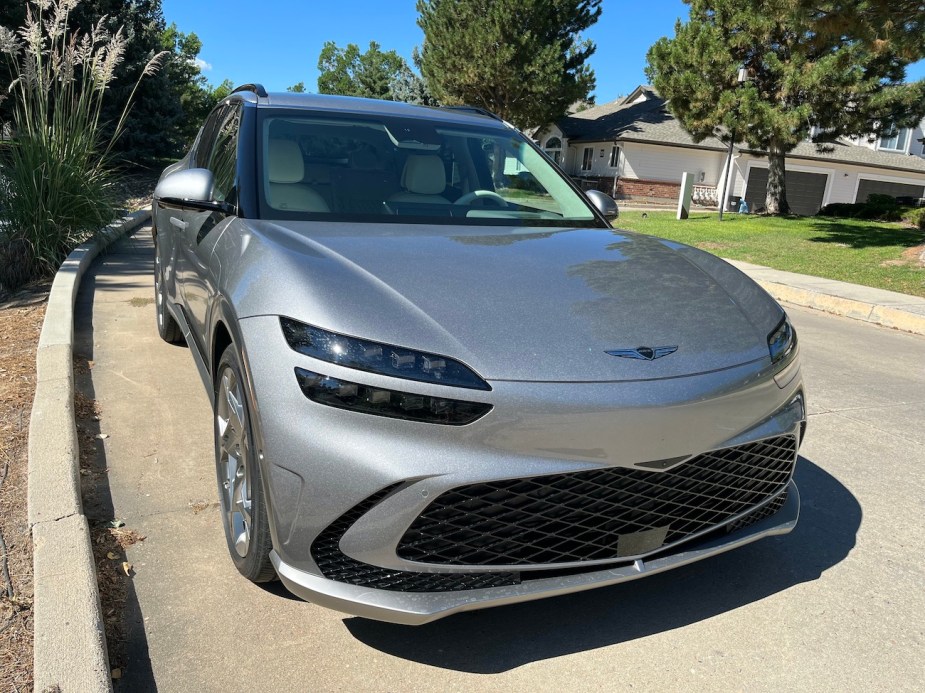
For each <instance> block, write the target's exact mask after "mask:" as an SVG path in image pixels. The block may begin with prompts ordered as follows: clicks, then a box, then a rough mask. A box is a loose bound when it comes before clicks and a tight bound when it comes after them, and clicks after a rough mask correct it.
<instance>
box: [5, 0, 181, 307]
mask: <svg viewBox="0 0 925 693" xmlns="http://www.w3.org/2000/svg"><path fill="white" fill-rule="evenodd" d="M80 2H81V0H30V1H29V3H28V11H27V17H26V22H25V24H24V25H23V26H22V27H21V28H19V29H18V30H11V29H8V28H6V27H0V53H3V54H4V55H5V58H6V59H7V60H9V61H10V64H11V67H12V71H11V73H12V75H13V80H12V83H11V84H10V85H8V88H6V87H7V85H0V88H2V89H3V93H4V94H5V98H9V99H11V100H12V102H13V104H12V113H13V116H12V122H11V123H8V124H3V128H2V140H0V286H2V287H4V288H6V289H8V290H12V289H15V288H17V287H19V286H21V285H22V284H24V283H27V282H29V281H32V280H34V279H38V278H41V277H46V276H50V275H52V274H54V273H55V271H57V269H58V267H59V266H60V264H61V262H62V261H63V260H64V258H65V257H67V254H68V253H69V252H70V251H71V250H72V249H73V248H74V247H75V246H76V245H78V244H80V243H82V242H84V241H85V240H87V239H88V238H89V237H90V236H92V235H93V234H94V233H96V232H97V231H98V230H99V229H101V228H103V227H104V226H105V225H106V224H108V223H109V222H110V221H111V220H112V219H113V217H114V216H115V210H114V206H113V202H112V196H111V194H110V190H111V185H112V180H113V171H112V168H111V157H110V152H111V150H112V146H113V144H114V143H115V142H116V140H117V139H118V138H119V136H120V134H121V133H122V131H123V129H124V126H125V119H126V116H127V115H128V112H129V108H130V107H131V102H132V99H133V97H134V95H135V90H136V89H137V87H138V84H139V83H140V82H141V80H142V79H143V78H144V77H146V76H148V75H151V74H153V73H154V72H155V71H156V70H157V69H158V68H159V67H160V64H161V61H162V60H163V59H164V55H165V54H164V53H161V54H158V55H155V56H152V58H151V59H150V60H149V61H148V63H147V64H146V65H145V67H144V69H143V70H142V72H141V74H140V75H139V76H138V79H137V81H136V82H135V88H134V89H133V90H132V92H131V94H130V96H129V98H128V100H127V101H126V103H125V104H124V107H123V110H122V112H121V116H120V118H119V120H118V122H117V123H116V125H115V128H114V130H113V134H112V135H111V136H110V137H109V138H108V139H106V140H104V139H103V137H102V135H101V132H102V125H103V123H102V122H101V112H102V105H103V100H104V98H105V97H106V94H107V87H108V85H109V84H110V83H111V82H112V81H113V79H114V77H115V73H116V69H117V68H118V66H119V65H120V63H121V62H122V58H123V55H124V52H125V46H126V39H125V36H124V33H123V30H122V28H120V29H118V30H117V31H116V32H115V33H111V32H108V31H107V30H106V29H105V23H106V18H105V17H102V18H100V19H99V21H98V22H97V24H96V25H95V26H94V28H93V29H92V31H90V32H88V33H80V32H78V31H75V30H72V29H71V28H69V22H68V20H69V16H70V13H71V11H72V10H73V9H74V8H75V7H76V6H77V5H79V4H80Z"/></svg>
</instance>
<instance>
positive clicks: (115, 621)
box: [73, 226, 157, 690]
mask: <svg viewBox="0 0 925 693" xmlns="http://www.w3.org/2000/svg"><path fill="white" fill-rule="evenodd" d="M148 228H149V227H145V226H143V227H141V229H139V230H138V231H136V232H134V233H133V234H131V235H130V236H128V237H127V238H125V239H122V240H120V241H118V242H117V243H116V244H115V245H114V246H112V247H111V248H110V249H107V250H106V251H104V253H103V254H101V255H100V256H99V258H98V259H97V260H96V261H95V262H94V263H93V264H92V265H91V266H90V268H89V269H88V270H87V273H86V274H85V275H84V276H83V278H82V279H81V282H80V288H79V290H78V293H77V297H76V300H75V304H74V342H73V354H74V386H75V392H76V398H75V399H76V402H75V403H76V406H75V410H76V411H75V414H76V418H77V426H78V435H79V440H80V447H81V471H80V475H81V495H82V504H83V511H84V514H85V515H86V517H87V522H88V524H89V526H90V533H91V538H92V543H93V550H94V562H95V564H96V568H97V582H98V584H99V589H100V601H101V606H102V615H103V620H104V624H105V626H106V632H107V649H108V656H109V663H110V666H111V667H112V668H114V669H116V668H118V669H120V670H121V672H123V673H124V672H125V671H126V669H128V670H131V672H132V674H133V680H135V681H143V682H145V683H146V685H145V686H144V690H157V687H156V685H155V683H154V674H153V671H152V668H151V661H150V658H149V656H148V641H147V636H146V635H145V629H144V619H143V616H142V613H141V606H140V604H139V601H138V596H137V594H136V592H135V586H134V583H133V581H132V580H131V578H130V577H128V575H126V574H124V568H122V565H121V564H122V561H123V560H125V559H127V555H126V552H125V548H126V547H125V546H122V545H121V544H120V542H119V536H120V534H121V536H122V537H123V539H122V544H128V545H131V543H134V542H135V541H136V540H138V539H137V537H138V535H137V533H134V532H133V531H132V529H133V528H131V527H128V526H122V525H120V526H117V527H113V524H117V525H118V522H114V521H116V520H117V519H118V518H116V517H115V510H114V507H113V501H112V493H111V491H110V486H109V475H108V467H109V464H108V460H107V456H106V446H105V444H104V442H103V439H101V436H106V435H107V434H105V433H102V431H101V424H100V420H99V419H100V416H99V415H98V414H99V412H100V405H99V404H98V403H96V390H95V387H94V384H93V378H92V373H93V370H92V369H93V366H94V358H95V355H94V344H95V341H94V305H95V304H94V298H95V296H96V295H97V293H96V291H97V289H101V288H103V287H105V286H108V285H112V284H119V285H121V286H125V287H131V288H141V287H142V286H144V285H143V284H140V283H137V282H136V281H135V279H134V278H135V277H137V276H138V274H139V273H142V272H148V273H150V272H153V271H154V262H153V259H151V260H148V259H147V255H148V254H150V253H148V252H146V251H145V248H146V247H147V246H150V245H152V243H151V237H150V233H149V232H148V231H147V229H148ZM139 250H141V251H142V252H144V253H145V257H144V258H139V257H138V251H139ZM152 258H153V255H152ZM102 413H103V414H105V412H102ZM113 530H115V531H113ZM110 556H114V557H113V558H111V557H110ZM119 683H120V682H119V681H116V684H115V689H116V690H120V689H121V687H120V685H119ZM136 690H138V689H136Z"/></svg>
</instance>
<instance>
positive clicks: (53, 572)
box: [28, 210, 151, 693]
mask: <svg viewBox="0 0 925 693" xmlns="http://www.w3.org/2000/svg"><path fill="white" fill-rule="evenodd" d="M150 217H151V212H150V211H148V210H142V211H139V212H135V213H134V214H130V215H128V216H125V217H123V218H121V219H120V220H118V221H116V222H114V223H112V224H110V225H109V226H108V227H106V228H105V229H104V230H103V231H102V232H100V234H99V235H98V236H97V237H96V238H95V239H93V240H92V241H90V242H88V243H84V244H83V245H81V246H79V247H78V248H76V249H75V250H74V251H73V252H72V253H71V254H70V255H68V257H67V259H66V260H65V261H64V263H63V264H62V265H61V269H60V270H58V273H57V274H56V275H55V279H54V282H53V283H52V286H51V292H50V293H49V296H48V306H47V308H46V311H45V321H44V323H43V324H42V334H41V337H40V338H39V344H38V349H37V352H36V359H35V361H36V383H35V400H34V401H33V404H32V416H31V418H30V420H29V491H28V518H29V527H30V528H31V531H32V551H33V553H32V560H33V570H34V577H33V621H34V628H35V637H34V646H33V647H34V650H33V664H34V674H33V677H34V688H35V690H36V691H45V690H61V691H63V692H64V693H68V692H69V691H75V692H76V691H81V692H84V691H86V692H87V693H96V692H98V691H111V690H112V681H111V679H110V671H109V658H108V656H107V654H106V637H105V635H104V632H103V619H102V614H101V612H100V599H99V588H98V586H97V581H96V567H95V564H94V560H93V551H92V548H91V544H90V530H89V526H88V524H87V518H86V517H85V516H84V514H83V506H82V503H81V499H80V475H79V450H78V444H77V428H76V423H75V420H74V368H73V347H74V300H75V299H76V297H77V290H78V288H79V286H80V280H81V277H82V276H83V274H84V272H85V271H86V269H87V268H88V267H89V266H90V263H91V262H93V260H94V259H95V258H96V256H97V255H99V253H100V251H101V250H103V249H104V248H105V247H106V246H108V245H109V244H110V243H112V242H113V241H115V240H116V239H118V238H120V237H121V236H122V235H124V234H126V233H128V232H129V231H131V230H133V229H135V228H137V227H138V226H140V225H141V224H143V223H144V222H146V221H147V220H148V219H149V218H150Z"/></svg>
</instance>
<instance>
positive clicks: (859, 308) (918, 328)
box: [758, 280, 925, 335]
mask: <svg viewBox="0 0 925 693" xmlns="http://www.w3.org/2000/svg"><path fill="white" fill-rule="evenodd" d="M758 284H760V285H761V287H762V288H763V289H764V290H765V291H767V292H768V293H769V294H771V295H772V296H773V297H774V298H775V299H777V300H778V301H784V302H786V303H793V304H795V305H798V306H805V307H807V308H815V309H816V310H822V311H825V312H826V313H834V314H835V315H841V316H844V317H846V318H853V319H855V320H862V321H864V322H870V323H874V324H875V325H882V326H883V327H892V328H894V329H897V330H902V331H903V332H912V333H913V334H921V335H925V315H916V314H915V313H910V312H908V311H905V310H903V309H901V308H893V307H891V306H884V305H879V304H876V303H867V302H865V301H858V300H856V299H852V298H845V297H844V296H833V295H831V294H827V293H823V292H820V291H814V290H812V289H804V288H799V287H794V286H787V285H786V284H777V283H775V282H769V281H763V280H758Z"/></svg>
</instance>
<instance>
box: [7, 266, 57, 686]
mask: <svg viewBox="0 0 925 693" xmlns="http://www.w3.org/2000/svg"><path fill="white" fill-rule="evenodd" d="M47 297H48V286H47V285H43V284H39V285H33V286H31V287H29V288H27V289H25V290H23V291H20V292H18V293H17V294H15V295H14V296H6V297H5V298H2V299H0V301H2V302H0V480H2V481H0V532H2V535H3V538H4V540H5V543H6V547H7V554H6V563H7V568H8V570H9V577H10V586H11V587H12V596H11V595H10V594H9V591H8V589H7V585H6V581H5V579H4V578H0V690H2V691H31V690H32V541H31V536H30V533H29V525H28V522H27V519H26V487H27V476H26V474H27V466H28V455H27V449H28V438H29V415H30V413H31V410H32V399H33V397H34V395H35V349H36V345H37V343H38V338H39V334H40V332H41V329H42V320H43V319H44V317H45V302H46V299H47ZM0 553H2V552H0ZM0 561H2V556H0Z"/></svg>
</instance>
